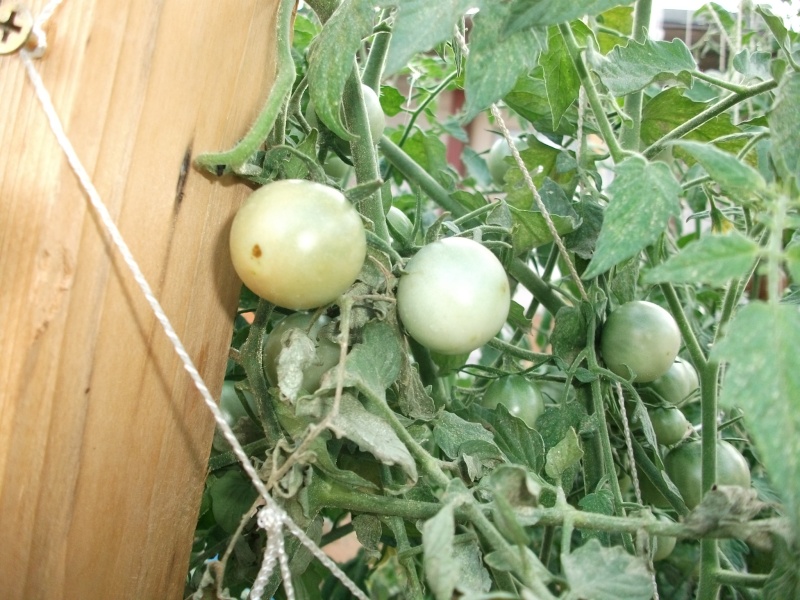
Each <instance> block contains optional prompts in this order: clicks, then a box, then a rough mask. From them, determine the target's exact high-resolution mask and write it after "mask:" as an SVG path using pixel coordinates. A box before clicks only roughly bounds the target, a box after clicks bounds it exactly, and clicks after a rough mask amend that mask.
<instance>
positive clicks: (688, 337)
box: [660, 283, 706, 370]
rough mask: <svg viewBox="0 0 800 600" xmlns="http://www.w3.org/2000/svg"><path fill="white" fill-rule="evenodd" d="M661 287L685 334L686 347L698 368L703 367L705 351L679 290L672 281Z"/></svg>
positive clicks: (679, 326) (682, 333)
mask: <svg viewBox="0 0 800 600" xmlns="http://www.w3.org/2000/svg"><path fill="white" fill-rule="evenodd" d="M660 287H661V292H662V293H663V294H664V297H665V298H666V299H667V304H669V308H670V310H671V311H672V316H673V317H674V318H675V321H676V322H677V323H678V328H679V329H680V330H681V335H682V336H683V342H684V343H685V344H686V349H687V350H689V354H691V356H692V361H694V365H695V367H697V369H698V370H699V369H702V368H703V365H705V364H706V356H705V352H703V348H702V347H701V346H700V342H699V341H697V336H696V335H695V334H694V330H693V329H692V325H691V324H690V323H689V319H688V318H687V317H686V312H685V311H684V310H683V304H681V300H680V298H679V297H678V292H676V291H675V287H674V286H673V285H672V284H671V283H662V284H661V286H660Z"/></svg>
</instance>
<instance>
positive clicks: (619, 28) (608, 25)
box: [597, 6, 633, 54]
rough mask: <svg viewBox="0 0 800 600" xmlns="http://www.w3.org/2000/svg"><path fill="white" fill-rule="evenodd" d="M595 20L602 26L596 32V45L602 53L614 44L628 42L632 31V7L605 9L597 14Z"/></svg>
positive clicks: (610, 48) (606, 52)
mask: <svg viewBox="0 0 800 600" xmlns="http://www.w3.org/2000/svg"><path fill="white" fill-rule="evenodd" d="M597 22H598V23H599V24H600V25H603V28H604V29H603V31H598V32H597V47H598V48H599V49H600V52H602V53H603V54H608V53H609V52H610V51H611V50H612V49H613V48H614V47H615V46H619V45H621V44H627V43H628V39H629V36H630V35H631V33H633V7H631V6H618V7H616V8H612V9H611V10H607V11H605V12H604V13H602V14H600V15H597ZM615 32H616V33H615Z"/></svg>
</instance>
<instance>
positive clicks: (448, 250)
mask: <svg viewBox="0 0 800 600" xmlns="http://www.w3.org/2000/svg"><path fill="white" fill-rule="evenodd" d="M510 305H511V292H510V289H509V285H508V279H507V278H506V272H505V270H504V269H503V265H502V264H500V261H499V260H497V258H496V257H495V255H494V254H492V253H491V251H490V250H488V249H486V248H484V247H483V246H481V245H480V244H479V243H478V242H474V241H472V240H469V239H466V238H459V237H453V238H445V239H441V240H438V241H436V242H433V243H432V244H428V245H427V246H424V247H423V248H422V249H420V250H419V252H417V253H416V254H415V255H414V256H413V257H412V258H411V260H409V261H408V264H407V265H406V268H405V273H404V274H403V275H402V276H401V277H400V282H399V284H398V286H397V311H398V313H399V315H400V320H401V321H402V322H403V325H404V326H405V328H406V331H408V333H409V335H410V336H411V337H413V338H414V339H415V340H417V342H419V343H420V344H422V345H423V346H425V347H427V348H429V349H430V350H433V351H435V352H439V353H440V354H463V353H466V352H471V351H472V350H475V349H476V348H479V347H481V346H482V345H483V344H485V343H486V342H488V341H489V340H490V339H492V338H493V337H494V336H495V334H497V332H498V331H500V329H501V328H502V327H503V324H504V323H505V322H506V318H507V317H508V311H509V308H510Z"/></svg>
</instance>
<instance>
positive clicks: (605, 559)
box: [561, 539, 653, 600]
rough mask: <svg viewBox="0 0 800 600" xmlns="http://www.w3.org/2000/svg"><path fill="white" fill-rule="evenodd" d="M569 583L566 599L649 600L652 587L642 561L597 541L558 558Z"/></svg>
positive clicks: (620, 548)
mask: <svg viewBox="0 0 800 600" xmlns="http://www.w3.org/2000/svg"><path fill="white" fill-rule="evenodd" d="M561 566H562V568H563V569H564V575H565V576H566V578H567V582H568V583H569V592H568V593H567V595H566V596H564V598H565V600H578V599H579V598H591V599H592V600H619V599H620V598H625V600H650V598H652V597H653V584H652V581H651V579H650V573H649V572H648V570H647V565H646V564H645V562H644V560H642V559H641V558H640V557H638V556H631V555H630V554H628V553H627V552H625V550H624V549H623V548H622V547H621V546H613V547H611V548H603V547H602V546H601V545H600V542H599V541H598V540H596V539H594V540H589V541H588V542H587V543H586V544H584V545H583V546H581V547H580V548H578V549H577V550H575V551H574V552H572V553H570V554H566V555H563V556H562V557H561Z"/></svg>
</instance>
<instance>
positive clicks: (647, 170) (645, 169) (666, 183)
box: [583, 157, 681, 279]
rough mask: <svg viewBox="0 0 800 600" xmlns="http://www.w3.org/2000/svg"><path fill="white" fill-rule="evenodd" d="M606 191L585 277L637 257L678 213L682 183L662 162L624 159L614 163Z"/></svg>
mask: <svg viewBox="0 0 800 600" xmlns="http://www.w3.org/2000/svg"><path fill="white" fill-rule="evenodd" d="M608 192H609V195H610V196H611V202H610V204H609V205H608V208H607V209H606V213H605V217H604V220H603V228H602V229H601V230H600V237H599V238H598V240H597V249H596V251H595V254H594V256H593V257H592V260H591V262H590V263H589V266H588V267H587V268H586V271H585V272H584V274H583V278H584V279H591V278H593V277H596V276H597V275H599V274H601V273H604V272H606V271H607V270H608V269H610V268H611V267H613V266H614V265H616V264H617V263H620V262H622V261H623V260H627V259H629V258H632V257H633V256H636V255H637V254H638V253H639V252H641V251H642V250H643V249H644V248H646V247H647V246H649V245H650V244H652V243H654V242H655V241H656V240H657V239H658V238H659V236H660V235H661V234H662V233H664V231H665V230H666V228H667V225H668V223H669V220H670V219H671V218H673V217H677V216H678V214H679V213H680V203H679V201H678V197H679V196H680V194H681V186H680V185H679V184H678V182H677V181H676V180H675V177H673V175H672V173H671V172H670V170H669V167H667V165H665V164H664V163H648V162H646V161H645V160H644V159H643V158H640V157H632V158H627V159H625V160H624V161H623V162H621V163H620V164H619V165H618V166H617V169H616V177H615V178H614V181H613V182H612V183H611V185H610V186H609V189H608Z"/></svg>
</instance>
